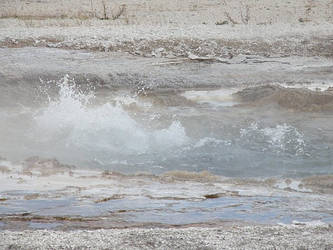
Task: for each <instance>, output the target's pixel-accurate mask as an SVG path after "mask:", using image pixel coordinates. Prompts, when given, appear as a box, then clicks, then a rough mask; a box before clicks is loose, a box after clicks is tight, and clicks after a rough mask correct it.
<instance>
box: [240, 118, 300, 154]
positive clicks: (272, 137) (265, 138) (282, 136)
mask: <svg viewBox="0 0 333 250" xmlns="http://www.w3.org/2000/svg"><path fill="white" fill-rule="evenodd" d="M240 134H241V138H243V139H245V140H247V141H252V142H260V143H261V144H262V145H267V146H268V148H270V149H272V150H273V151H275V152H277V153H281V152H285V153H291V154H295V155H303V154H304V153H305V146H306V144H305V141H304V138H303V134H302V133H300V132H299V131H298V130H297V129H296V128H295V127H293V126H290V125H287V124H286V123H284V124H282V125H279V124H278V125H276V126H275V127H266V128H260V127H259V125H258V123H256V122H253V123H251V125H250V126H249V127H248V128H244V129H241V130H240ZM263 150H266V149H265V148H264V149H263Z"/></svg>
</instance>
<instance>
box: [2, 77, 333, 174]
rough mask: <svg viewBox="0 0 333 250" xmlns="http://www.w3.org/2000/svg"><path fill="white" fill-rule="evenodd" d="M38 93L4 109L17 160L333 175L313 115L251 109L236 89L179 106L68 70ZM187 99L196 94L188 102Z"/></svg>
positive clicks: (8, 142)
mask: <svg viewBox="0 0 333 250" xmlns="http://www.w3.org/2000/svg"><path fill="white" fill-rule="evenodd" d="M35 91H37V92H36V93H38V94H37V95H36V96H37V100H36V101H35V103H37V104H34V106H30V107H29V106H28V107H27V106H20V107H17V108H16V109H18V110H19V112H14V113H13V112H11V113H10V112H8V110H6V108H3V109H2V111H1V116H2V127H3V129H2V132H1V134H0V136H1V137H2V138H3V140H2V141H3V144H2V145H1V148H0V154H1V155H3V156H4V157H8V158H9V159H11V160H23V159H24V158H27V157H30V156H34V155H37V156H41V157H46V158H56V159H58V160H60V161H62V162H64V163H69V164H74V165H76V166H80V167H85V168H96V167H97V168H102V169H107V170H116V171H120V172H124V173H135V172H141V171H144V172H151V173H163V172H166V171H170V170H186V171H210V172H212V173H214V174H219V175H224V176H235V177H236V176H239V177H242V176H258V174H259V175H262V176H263V177H265V176H289V175H292V176H296V177H297V176H304V175H313V174H322V173H327V174H329V173H332V168H331V165H330V164H331V160H332V156H331V155H330V152H331V151H330V146H329V145H331V143H332V142H331V141H330V137H328V138H327V139H328V141H327V142H326V144H323V143H321V142H320V141H319V140H320V138H318V135H319V136H320V134H318V129H319V128H318V127H317V126H316V125H315V126H314V125H313V124H310V123H309V122H313V120H310V119H309V118H306V119H304V120H303V121H301V122H300V119H302V118H301V117H302V116H298V115H297V114H296V115H295V114H292V113H289V114H288V113H287V114H284V111H283V110H282V111H279V110H276V111H274V112H273V113H270V112H269V111H267V112H266V113H265V112H262V111H260V110H258V109H253V110H252V111H250V112H248V108H242V107H238V106H237V105H236V106H230V105H229V104H230V101H231V100H232V98H233V97H232V94H233V93H234V92H235V90H226V91H225V90H217V91H202V90H200V91H198V92H196V91H194V90H193V91H187V92H185V93H183V92H180V93H179V95H178V97H176V98H178V99H179V101H177V102H179V103H182V105H180V106H179V104H177V106H172V105H171V106H168V105H165V104H163V102H162V103H161V102H160V101H159V98H164V99H165V98H168V96H166V95H165V94H163V95H161V97H160V96H159V94H158V93H156V94H155V95H152V96H149V95H148V96H146V95H141V94H138V92H130V91H127V92H126V91H119V92H112V91H109V92H103V95H102V96H101V95H100V94H99V92H98V91H96V90H95V89H94V88H92V87H91V86H85V87H84V86H79V85H77V84H76V83H75V79H73V78H71V77H69V76H68V75H66V76H64V77H63V78H62V79H60V80H59V81H52V82H43V83H41V84H37V87H36V88H35ZM139 92H140V91H139ZM107 93H109V94H107ZM171 97H172V96H171V95H170V98H171ZM183 97H186V99H188V100H189V102H188V101H183V102H182V98H183ZM172 98H175V97H172ZM166 103H171V104H172V102H169V101H167V102H166ZM257 110H258V111H257ZM325 117H326V119H327V118H328V119H331V118H329V117H327V115H325ZM23 120H24V125H23V123H22V121H23ZM22 125H23V126H22ZM8 126H10V129H9V130H6V129H4V128H5V127H8ZM321 129H324V130H325V128H321ZM327 132H328V133H329V131H327ZM323 155H325V156H323ZM317 166H320V167H317Z"/></svg>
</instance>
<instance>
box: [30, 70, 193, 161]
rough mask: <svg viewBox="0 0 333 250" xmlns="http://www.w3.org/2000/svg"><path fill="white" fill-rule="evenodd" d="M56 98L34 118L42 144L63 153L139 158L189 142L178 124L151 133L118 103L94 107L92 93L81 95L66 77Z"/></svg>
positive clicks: (60, 83) (61, 82) (59, 84)
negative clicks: (61, 149)
mask: <svg viewBox="0 0 333 250" xmlns="http://www.w3.org/2000/svg"><path fill="white" fill-rule="evenodd" d="M58 87H59V88H60V89H59V97H58V98H54V99H51V100H50V102H49V103H48V105H47V106H46V107H45V108H42V109H40V110H39V111H38V112H37V113H36V114H35V116H34V120H35V122H36V123H37V130H38V131H40V133H41V137H42V138H43V140H44V141H45V142H49V143H58V144H60V145H59V146H60V147H63V148H64V149H65V151H66V150H67V151H68V150H70V151H72V152H75V151H77V152H80V154H82V153H87V154H90V155H95V156H94V157H96V155H108V156H109V157H110V156H113V157H118V156H119V155H120V156H121V155H123V156H126V155H140V154H150V153H156V152H160V151H161V150H172V149H173V148H177V147H180V146H182V145H183V144H185V143H186V142H187V140H188V138H187V136H186V133H185V129H184V127H183V126H182V125H181V123H180V122H179V121H177V120H175V121H172V122H171V125H170V126H169V127H165V128H162V129H160V130H151V129H148V128H146V127H144V126H143V125H141V124H140V123H139V122H138V121H136V120H135V119H133V118H132V117H131V115H130V113H128V112H126V111H125V110H124V109H123V108H122V105H121V103H122V102H121V101H119V97H117V100H116V102H115V103H110V102H107V103H105V104H102V105H93V101H94V99H95V95H94V93H93V92H92V91H88V92H83V91H81V90H80V89H79V88H78V87H77V86H76V84H75V82H74V81H73V80H70V79H69V77H68V76H65V77H64V78H63V79H62V80H61V81H59V83H58Z"/></svg>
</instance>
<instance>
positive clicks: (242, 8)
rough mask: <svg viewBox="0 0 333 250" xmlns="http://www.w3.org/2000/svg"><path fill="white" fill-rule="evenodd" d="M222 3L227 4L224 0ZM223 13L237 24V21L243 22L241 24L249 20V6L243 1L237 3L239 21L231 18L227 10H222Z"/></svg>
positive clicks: (231, 21)
mask: <svg viewBox="0 0 333 250" xmlns="http://www.w3.org/2000/svg"><path fill="white" fill-rule="evenodd" d="M223 5H224V6H225V7H227V6H228V4H227V2H226V0H223ZM224 15H225V16H226V18H227V19H228V21H229V22H230V23H232V24H234V25H235V24H239V23H243V24H248V23H249V21H250V6H249V5H247V4H246V5H244V4H243V2H240V5H239V16H240V21H236V19H235V18H233V17H232V16H231V15H230V13H229V12H227V11H224Z"/></svg>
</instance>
